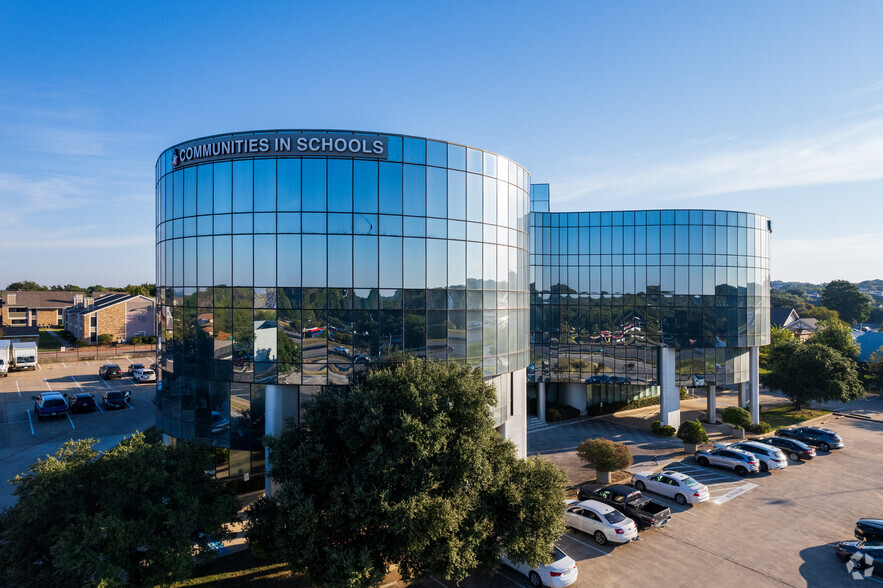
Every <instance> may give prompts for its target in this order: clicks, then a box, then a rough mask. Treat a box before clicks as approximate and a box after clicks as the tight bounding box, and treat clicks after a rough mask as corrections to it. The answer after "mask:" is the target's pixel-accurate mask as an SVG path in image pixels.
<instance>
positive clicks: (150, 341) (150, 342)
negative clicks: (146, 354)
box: [144, 335, 156, 345]
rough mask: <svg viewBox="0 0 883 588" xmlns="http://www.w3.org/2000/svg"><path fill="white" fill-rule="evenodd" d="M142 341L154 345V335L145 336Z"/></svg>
mask: <svg viewBox="0 0 883 588" xmlns="http://www.w3.org/2000/svg"><path fill="white" fill-rule="evenodd" d="M144 342H145V343H147V344H148V345H156V337H154V336H153V335H150V336H148V337H145V338H144Z"/></svg>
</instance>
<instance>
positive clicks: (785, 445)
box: [754, 437, 816, 461]
mask: <svg viewBox="0 0 883 588" xmlns="http://www.w3.org/2000/svg"><path fill="white" fill-rule="evenodd" d="M754 440H755V441H760V442H761V443H766V444H767V445H772V446H774V447H778V448H779V449H781V450H782V451H783V452H784V453H785V455H787V456H788V457H790V458H791V459H792V460H794V461H798V460H800V461H807V460H810V459H812V458H814V457H815V456H816V450H815V449H813V448H812V447H810V446H809V445H807V444H806V443H803V442H801V441H797V440H796V439H788V438H786V437H766V438H764V439H754Z"/></svg>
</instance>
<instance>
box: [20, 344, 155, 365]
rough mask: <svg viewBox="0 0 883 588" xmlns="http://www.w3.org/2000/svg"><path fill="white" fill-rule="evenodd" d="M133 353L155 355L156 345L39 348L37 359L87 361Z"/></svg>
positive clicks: (48, 361)
mask: <svg viewBox="0 0 883 588" xmlns="http://www.w3.org/2000/svg"><path fill="white" fill-rule="evenodd" d="M133 355H156V345H108V346H106V347H104V346H95V347H79V348H68V349H65V350H64V351H43V350H40V352H39V355H38V357H37V359H38V361H39V362H40V363H58V362H62V361H88V360H90V359H95V360H98V359H108V358H111V357H130V356H133Z"/></svg>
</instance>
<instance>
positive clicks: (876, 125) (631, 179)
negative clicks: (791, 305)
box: [554, 115, 883, 203]
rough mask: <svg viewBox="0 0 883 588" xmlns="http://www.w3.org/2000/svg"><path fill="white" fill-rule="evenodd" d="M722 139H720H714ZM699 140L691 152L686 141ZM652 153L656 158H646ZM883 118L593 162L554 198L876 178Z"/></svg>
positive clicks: (882, 153)
mask: <svg viewBox="0 0 883 588" xmlns="http://www.w3.org/2000/svg"><path fill="white" fill-rule="evenodd" d="M721 139H723V140H721ZM696 146H700V147H701V148H702V150H701V151H699V152H697V151H696V149H695V148H694V147H696ZM654 159H656V158H654ZM881 161H883V117H880V116H879V115H877V116H876V117H875V118H871V119H869V120H865V121H862V122H853V123H851V124H843V123H841V126H839V127H837V128H833V129H831V128H829V129H827V130H824V131H819V130H816V131H814V132H810V131H801V132H800V133H797V134H795V135H794V136H790V137H782V138H777V139H772V140H769V141H767V142H757V141H754V142H747V141H743V142H741V143H739V142H736V141H733V140H732V139H731V138H730V137H729V136H728V135H723V136H718V137H714V138H712V140H711V141H710V142H708V143H707V144H699V143H694V144H693V145H690V146H688V147H685V148H683V149H680V150H679V154H678V155H675V156H671V155H668V156H667V157H666V158H665V159H661V160H659V159H657V160H656V161H652V162H651V163H649V164H647V165H644V166H640V165H639V164H638V165H636V164H635V163H634V161H633V160H632V161H630V162H628V163H623V162H606V163H605V162H596V163H594V164H593V165H592V167H594V168H595V169H597V170H599V171H597V172H593V173H589V174H587V175H584V176H582V177H577V178H574V179H571V180H569V181H564V182H558V183H556V184H555V187H554V194H555V198H554V199H555V201H556V203H566V202H573V201H578V200H582V199H585V198H588V197H596V198H597V197H598V196H603V197H604V198H622V197H627V196H633V195H638V194H639V195H645V196H653V197H656V198H659V199H665V200H672V199H679V198H694V197H699V196H710V195H717V194H730V193H734V192H744V191H747V190H760V189H771V188H783V187H790V186H810V185H825V184H836V183H843V182H859V181H867V180H879V179H883V165H881V164H880V162H881Z"/></svg>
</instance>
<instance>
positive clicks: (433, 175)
mask: <svg viewBox="0 0 883 588" xmlns="http://www.w3.org/2000/svg"><path fill="white" fill-rule="evenodd" d="M406 178H407V168H406ZM406 189H407V184H406ZM447 201H448V176H447V170H444V169H439V168H435V167H428V168H426V216H435V217H440V218H441V217H445V216H447V212H448V202H447ZM407 202H408V194H407V190H406V194H405V203H406V207H407ZM411 214H419V213H417V212H413V213H411Z"/></svg>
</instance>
